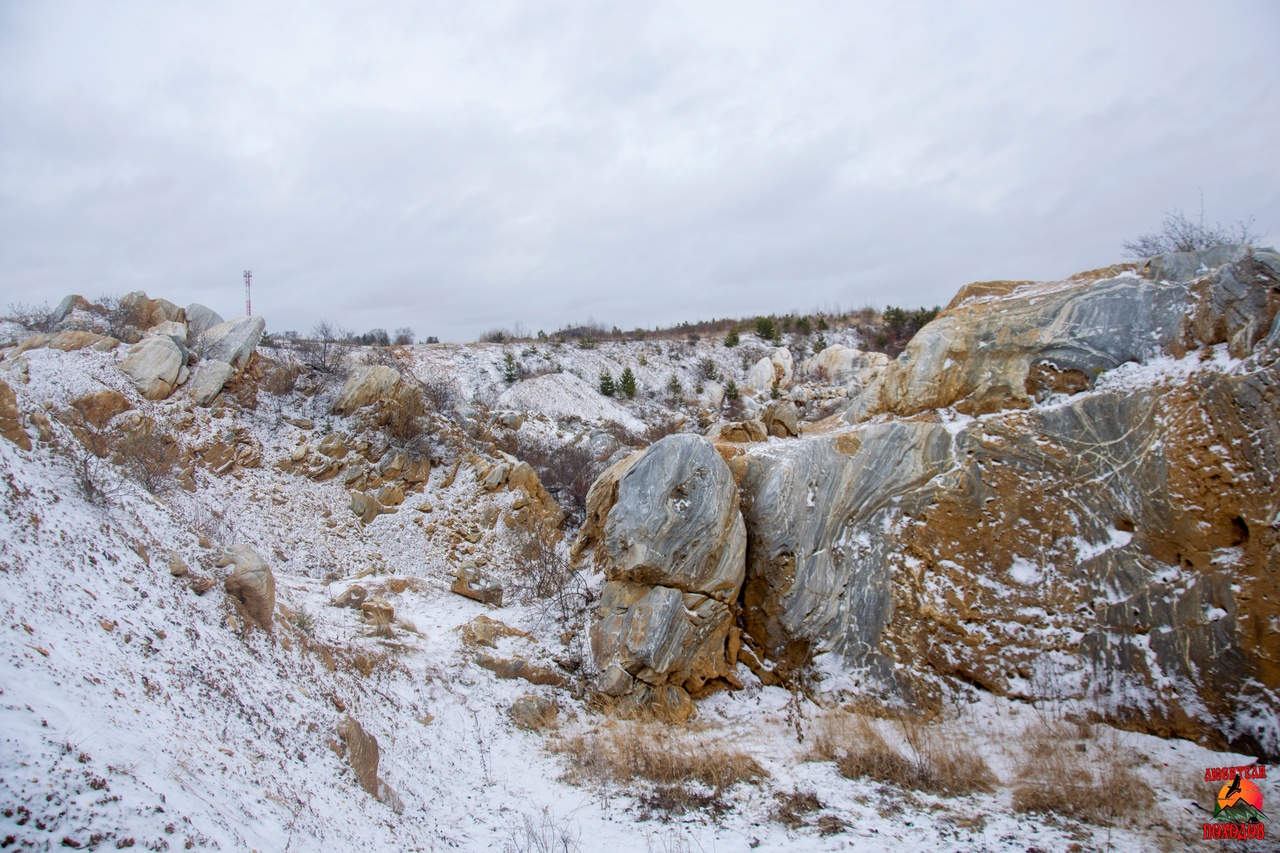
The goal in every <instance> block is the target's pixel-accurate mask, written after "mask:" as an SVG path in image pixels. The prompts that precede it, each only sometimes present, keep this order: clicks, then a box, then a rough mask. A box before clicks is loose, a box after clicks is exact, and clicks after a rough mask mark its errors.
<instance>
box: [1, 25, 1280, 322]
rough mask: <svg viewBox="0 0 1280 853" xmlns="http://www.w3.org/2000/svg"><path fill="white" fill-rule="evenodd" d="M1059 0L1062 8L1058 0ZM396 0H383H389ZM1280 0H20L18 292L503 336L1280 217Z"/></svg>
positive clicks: (6, 273) (10, 180) (1014, 261)
mask: <svg viewBox="0 0 1280 853" xmlns="http://www.w3.org/2000/svg"><path fill="white" fill-rule="evenodd" d="M1050 6H1056V7H1057V8H1056V9H1051V8H1048V7H1050ZM371 9H372V11H371ZM1278 35H1280V3H1277V2H1275V0H1258V2H1229V0H1217V2H1213V3H1209V2H1178V1H1177V0H1161V2H1150V3H1124V2H1118V0H1108V2H1102V3H1096V4H1093V3H1086V2H1080V0H1072V2H1069V3H1058V4H1050V3H1035V2H1026V0H1019V2H1015V3H995V2H972V3H964V2H941V1H939V2H916V3H912V2H889V0H885V2H849V1H848V0H845V2H797V0H788V2H785V3H783V2H769V3H757V2H744V0H734V2H707V3H702V2H697V0H680V1H679V2H670V3H667V2H653V0H646V2H626V0H610V2H600V3H590V2H554V0H552V2H548V0H538V1H537V2H526V3H508V2H491V0H485V2H475V3H460V2H456V1H455V2H444V3H433V2H420V0H405V2H395V0H380V2H377V3H372V4H367V3H366V4H356V3H334V2H315V1H314V0H312V2H269V1H268V0H251V2H225V1H224V2H216V3H214V2H205V3H198V2H176V0H164V2H111V3H104V2H97V0H92V1H91V2H81V3H74V2H56V0H54V1H53V2H51V1H50V0H41V2H16V0H14V1H13V2H10V1H9V0H0V308H3V307H4V306H7V305H8V304H9V303H13V302H41V301H46V300H47V301H48V302H50V303H56V302H57V301H58V300H59V299H61V298H62V297H63V296H64V295H66V294H67V293H72V292H75V293H80V294H83V295H85V296H87V297H89V298H91V299H92V298H96V297H98V296H101V295H104V294H117V295H118V294H123V293H125V292H128V291H131V290H139V289H141V290H145V291H146V292H147V293H148V294H149V295H151V296H163V297H165V298H167V299H170V300H172V301H174V302H177V303H179V304H183V305H185V304H187V303H189V302H201V303H204V304H206V305H209V306H210V307H212V308H215V309H216V310H218V311H219V312H221V313H222V314H223V315H224V316H225V317H228V318H230V317H233V316H236V315H238V314H240V313H242V312H243V310H244V305H243V298H244V294H243V281H242V278H241V271H242V270H244V269H245V268H249V269H252V270H253V273H254V277H253V283H254V288H253V307H254V313H256V314H262V315H263V316H265V317H266V318H267V324H268V328H269V329H272V330H275V331H283V330H287V329H296V330H299V331H304V332H305V331H306V330H307V329H310V328H311V326H312V325H314V324H315V323H316V322H317V321H318V320H321V319H327V320H329V321H331V322H334V323H336V324H338V325H340V326H343V327H346V328H349V329H351V330H353V331H357V332H360V331H365V330H368V329H370V328H374V327H382V328H386V329H388V330H392V329H394V328H396V327H400V326H410V327H412V328H413V329H414V330H415V331H416V332H417V334H418V336H419V337H420V338H422V337H425V336H426V335H438V336H439V337H441V338H442V339H444V340H459V341H463V340H474V339H475V338H476V337H477V335H479V333H480V332H482V331H483V330H485V329H489V328H492V327H495V326H511V325H512V324H515V323H522V324H524V325H525V326H526V327H528V328H529V329H530V330H531V331H536V330H537V329H546V330H547V331H548V332H549V331H552V330H553V329H556V328H559V327H561V326H563V325H566V324H570V323H575V322H581V321H584V320H586V319H587V318H588V317H591V318H594V319H595V320H597V321H600V322H603V323H605V324H607V325H617V326H620V327H622V328H624V329H630V328H634V327H636V326H643V327H652V326H654V325H656V324H670V323H674V322H678V321H680V320H693V319H699V318H710V317H713V316H715V317H723V316H743V315H749V314H756V313H766V312H786V311H792V310H800V311H807V310H811V309H817V308H822V307H824V306H826V307H834V306H842V307H845V308H856V307H860V306H862V305H866V304H872V305H877V306H882V305H884V304H886V303H889V304H897V305H907V306H915V305H932V304H936V303H946V302H947V301H948V300H949V299H950V298H951V296H952V295H953V294H954V293H955V291H956V289H957V288H958V287H960V286H961V285H963V284H965V283H966V282H969V281H975V280H985V279H994V278H1033V279H1051V278H1058V277H1063V276H1066V275H1069V274H1071V273H1074V272H1078V271H1080V270H1084V269H1089V268H1092V267H1097V266H1103V265H1106V264H1109V263H1113V262H1115V261H1118V260H1120V259H1121V243H1122V242H1123V241H1124V240H1125V239H1127V238H1131V237H1133V236H1134V235H1136V234H1137V233H1138V232H1140V231H1143V230H1147V229H1149V228H1151V227H1153V226H1155V225H1157V224H1158V222H1159V220H1160V218H1161V214H1162V212H1163V211H1169V210H1172V209H1175V208H1181V209H1183V210H1184V211H1187V212H1188V213H1191V214H1198V212H1199V210H1200V203H1201V202H1200V199H1201V195H1202V194H1203V199H1204V207H1205V211H1206V213H1207V218H1208V219H1210V220H1221V221H1223V222H1229V221H1234V220H1237V219H1247V218H1249V217H1254V218H1255V223H1254V224H1255V229H1256V230H1258V231H1262V232H1267V236H1268V240H1266V241H1265V242H1269V243H1272V244H1276V243H1280V99H1278V97H1277V96H1278V95H1280V41H1278V40H1277V36H1278Z"/></svg>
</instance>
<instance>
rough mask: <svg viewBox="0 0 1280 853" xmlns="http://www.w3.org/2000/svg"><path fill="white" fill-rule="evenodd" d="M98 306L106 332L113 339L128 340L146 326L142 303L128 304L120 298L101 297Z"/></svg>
mask: <svg viewBox="0 0 1280 853" xmlns="http://www.w3.org/2000/svg"><path fill="white" fill-rule="evenodd" d="M96 304H97V306H98V312H97V313H98V315H99V316H100V317H102V322H103V324H104V327H105V328H104V331H105V332H106V334H108V335H110V336H111V337H113V338H116V339H118V340H122V341H123V340H127V339H128V338H129V337H131V333H132V332H135V331H136V330H137V329H139V328H140V327H142V326H144V325H146V317H145V316H143V310H142V305H141V304H140V303H137V302H131V303H126V302H124V301H123V300H122V298H121V297H119V296H101V297H99V298H98V301H97V303H96Z"/></svg>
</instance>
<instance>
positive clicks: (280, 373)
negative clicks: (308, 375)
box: [262, 362, 302, 397]
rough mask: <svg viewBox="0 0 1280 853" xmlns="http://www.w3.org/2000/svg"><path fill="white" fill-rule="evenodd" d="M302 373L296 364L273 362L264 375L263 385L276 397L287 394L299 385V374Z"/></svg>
mask: <svg viewBox="0 0 1280 853" xmlns="http://www.w3.org/2000/svg"><path fill="white" fill-rule="evenodd" d="M301 373H302V371H301V370H300V369H299V368H298V365H296V364H287V363H284V362H272V363H271V365H270V366H269V367H268V368H267V372H266V375H265V376H263V377H262V387H263V388H265V389H266V391H267V392H268V393H270V394H273V395H274V396H276V397H284V396H287V395H289V394H292V393H293V391H294V389H295V388H297V387H298V376H299V375H301Z"/></svg>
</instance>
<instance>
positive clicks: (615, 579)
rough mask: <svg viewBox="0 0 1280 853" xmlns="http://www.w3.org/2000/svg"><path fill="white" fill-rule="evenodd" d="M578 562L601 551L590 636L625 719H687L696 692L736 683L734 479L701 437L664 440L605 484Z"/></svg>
mask: <svg viewBox="0 0 1280 853" xmlns="http://www.w3.org/2000/svg"><path fill="white" fill-rule="evenodd" d="M591 491H592V495H591V496H589V497H588V519H587V524H586V525H584V527H583V530H582V533H581V534H580V535H579V540H578V542H577V543H576V544H575V551H576V552H577V553H582V552H584V551H585V550H586V549H587V548H589V547H593V546H594V549H595V555H596V561H597V565H598V566H599V567H600V568H602V569H603V570H604V572H605V577H606V583H605V588H604V591H603V593H602V596H601V602H600V607H599V610H598V614H597V615H598V621H597V622H596V624H595V625H594V626H593V627H592V629H591V645H592V649H593V650H594V652H595V657H596V661H597V665H598V666H599V667H600V672H601V675H600V680H599V687H600V689H601V690H602V691H603V692H605V693H606V694H608V695H612V696H615V697H618V698H619V699H620V701H621V704H622V707H623V709H624V710H630V709H635V708H639V707H643V706H646V705H650V704H655V703H656V704H659V705H663V706H666V707H667V708H668V709H670V710H671V711H672V712H674V713H676V714H677V715H688V714H690V713H691V712H692V707H691V705H690V703H689V696H690V694H695V695H696V694H699V693H701V692H702V691H703V690H704V689H705V688H706V687H707V684H708V682H712V681H719V682H720V683H722V684H723V683H730V684H731V683H733V681H734V680H733V677H732V674H731V672H730V666H731V664H732V661H730V660H729V649H728V647H729V635H730V632H731V630H733V615H732V609H731V605H732V602H733V601H734V600H735V598H736V597H737V594H738V590H739V588H740V586H741V584H742V576H743V565H744V559H745V547H746V536H745V532H744V529H743V524H742V516H741V514H740V513H739V511H738V497H737V489H736V488H735V486H734V483H733V478H732V476H730V474H729V469H728V467H727V466H726V465H725V463H724V461H723V460H721V458H720V456H719V454H718V453H716V450H715V448H714V446H713V445H712V444H711V443H710V442H709V441H708V440H706V439H705V438H702V437H699V436H691V435H675V436H668V437H667V438H664V439H662V440H661V441H658V442H657V443H655V444H654V445H652V446H651V447H650V448H649V449H648V450H647V451H645V452H644V453H643V454H641V455H638V457H635V456H633V457H629V458H628V459H626V460H624V461H623V462H621V463H619V464H618V465H615V466H614V467H613V468H612V469H610V470H609V471H607V472H606V473H605V475H602V476H601V478H600V479H599V480H597V482H596V484H595V485H593V486H592V490H591Z"/></svg>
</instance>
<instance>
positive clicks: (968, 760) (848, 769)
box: [808, 711, 997, 797]
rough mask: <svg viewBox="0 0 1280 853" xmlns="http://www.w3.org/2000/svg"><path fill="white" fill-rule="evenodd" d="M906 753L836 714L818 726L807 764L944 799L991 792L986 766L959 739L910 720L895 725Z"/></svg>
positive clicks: (862, 721) (851, 717) (869, 727)
mask: <svg viewBox="0 0 1280 853" xmlns="http://www.w3.org/2000/svg"><path fill="white" fill-rule="evenodd" d="M898 726H899V728H900V729H901V731H902V737H903V741H904V745H905V746H906V749H905V750H904V749H898V748H897V747H894V746H891V745H890V744H889V743H888V741H886V740H885V738H884V736H883V735H882V734H881V733H880V730H879V729H878V728H876V726H875V725H874V724H873V723H872V722H871V721H870V720H868V719H867V718H866V717H863V716H861V715H857V714H849V713H845V712H842V711H837V712H833V713H830V714H827V715H826V716H825V717H823V719H822V720H821V721H820V722H819V724H818V727H817V731H816V733H815V735H814V737H813V747H812V748H811V750H810V752H809V755H808V758H809V759H810V760H817V761H834V762H835V764H836V769H838V770H839V771H840V775H842V776H844V777H845V778H848V779H871V780H872V781H875V782H888V783H890V784H894V785H897V786H899V787H901V788H909V789H914V790H917V791H924V792H926V793H930V794H939V795H943V796H948V797H960V796H965V795H967V794H973V793H977V792H980V791H983V792H988V791H993V790H995V787H996V784H997V780H996V776H995V774H994V773H992V772H991V768H990V767H989V766H988V765H987V763H986V761H985V760H984V759H983V758H982V756H981V755H979V754H978V753H977V752H976V751H975V750H973V749H971V748H969V747H968V745H967V744H965V743H964V742H963V741H962V740H961V739H960V738H959V737H957V736H955V735H952V734H949V733H946V732H944V731H943V730H942V729H940V728H930V727H928V726H925V725H923V724H921V723H918V722H915V721H913V720H911V719H910V718H902V719H900V720H899V721H898Z"/></svg>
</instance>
